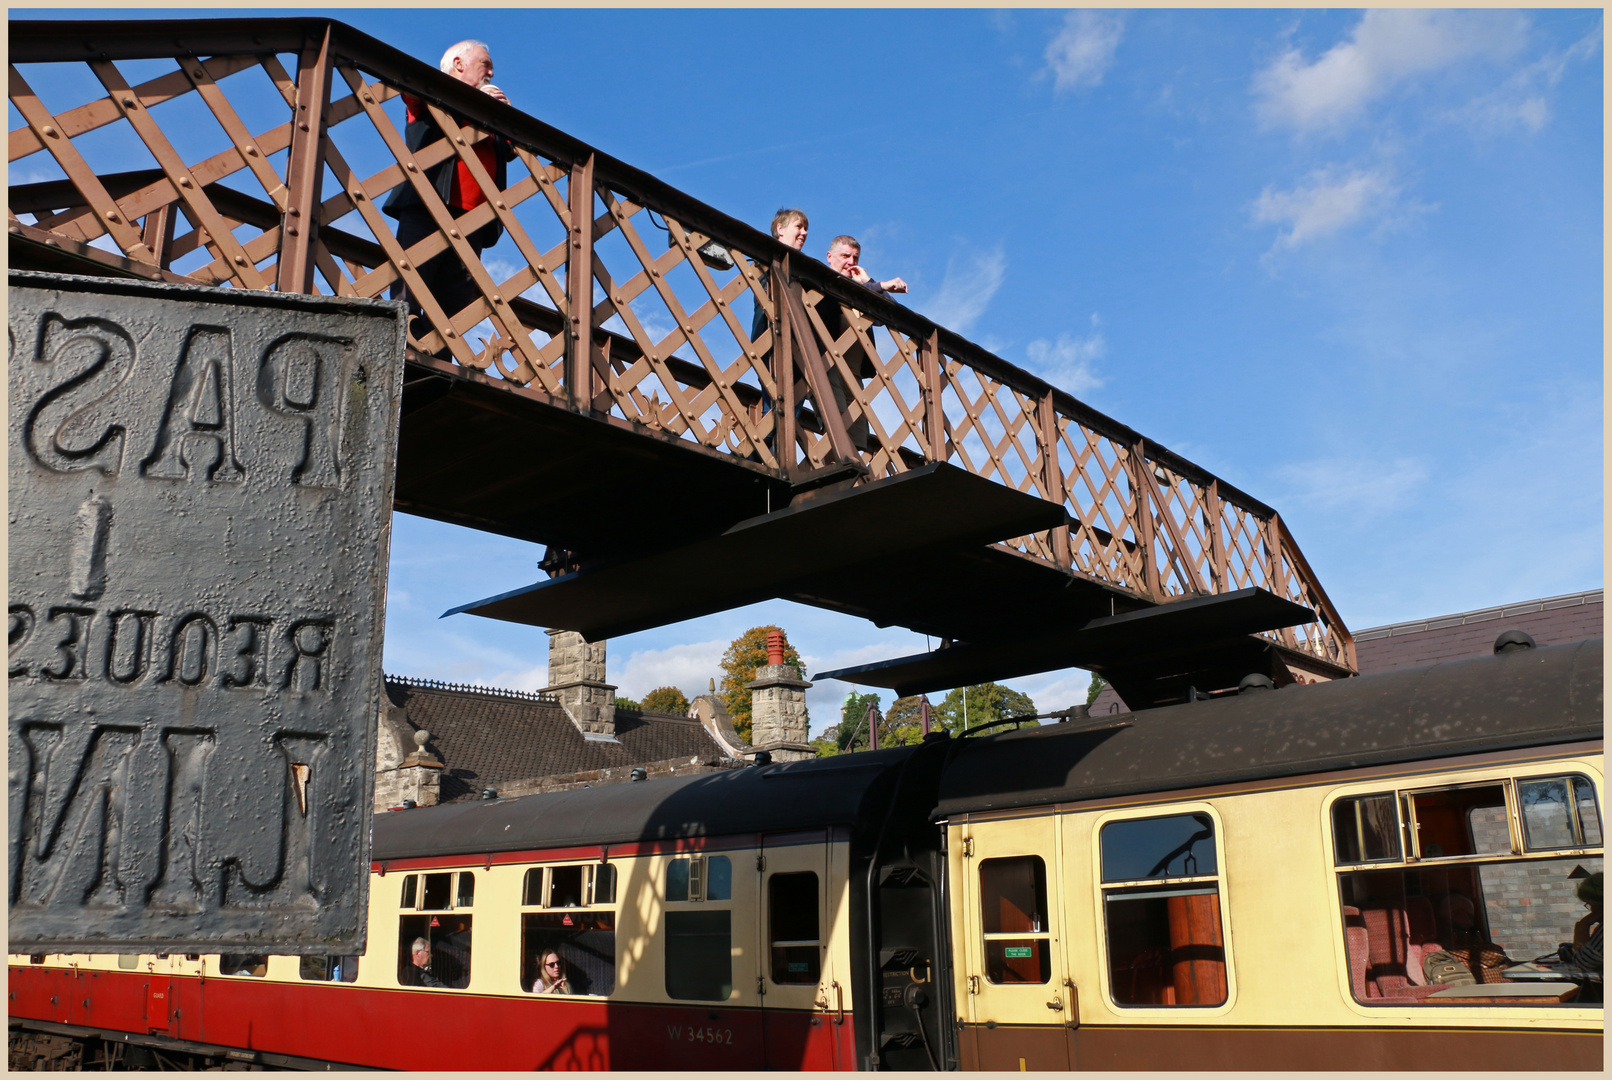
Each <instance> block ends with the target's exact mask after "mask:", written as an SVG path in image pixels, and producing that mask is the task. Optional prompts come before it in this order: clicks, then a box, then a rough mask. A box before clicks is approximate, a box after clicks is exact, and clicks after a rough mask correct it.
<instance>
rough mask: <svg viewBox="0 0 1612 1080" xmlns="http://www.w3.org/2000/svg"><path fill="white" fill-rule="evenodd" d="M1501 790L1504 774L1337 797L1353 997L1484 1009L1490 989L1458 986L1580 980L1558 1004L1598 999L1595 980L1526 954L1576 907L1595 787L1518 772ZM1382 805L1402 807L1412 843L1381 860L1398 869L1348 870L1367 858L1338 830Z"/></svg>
mask: <svg viewBox="0 0 1612 1080" xmlns="http://www.w3.org/2000/svg"><path fill="white" fill-rule="evenodd" d="M1511 790H1512V785H1511V783H1510V781H1508V780H1503V779H1502V780H1499V781H1489V782H1485V783H1482V784H1467V785H1463V786H1448V787H1440V788H1430V789H1426V790H1420V791H1405V790H1401V791H1398V792H1390V793H1383V794H1373V795H1368V796H1353V797H1349V798H1341V799H1338V800H1337V801H1336V802H1334V803H1333V806H1332V812H1331V815H1330V818H1331V821H1332V827H1333V844H1334V847H1335V850H1336V853H1337V860H1338V863H1339V868H1338V891H1339V900H1340V906H1341V909H1342V917H1343V927H1342V930H1343V937H1344V944H1345V951H1346V955H1347V956H1348V958H1349V978H1350V990H1351V993H1352V995H1353V996H1354V998H1355V999H1356V1000H1357V1001H1359V1002H1361V1003H1362V1004H1367V1005H1392V1006H1401V1007H1403V1006H1406V1005H1415V1006H1421V1005H1424V1004H1425V1005H1440V1004H1446V1003H1448V1004H1456V1005H1463V1006H1467V1005H1470V1006H1472V1007H1482V1005H1483V1004H1485V1003H1496V1004H1499V1003H1504V1002H1505V1001H1506V1000H1508V999H1507V998H1504V997H1499V998H1496V997H1487V995H1490V994H1494V993H1496V991H1491V990H1487V989H1485V990H1484V991H1483V992H1482V994H1480V995H1476V996H1473V995H1463V994H1461V992H1460V991H1461V990H1462V989H1464V988H1465V987H1471V986H1487V985H1488V984H1502V983H1524V982H1526V981H1527V980H1529V979H1534V980H1536V981H1537V980H1539V979H1547V980H1555V981H1556V983H1557V984H1558V985H1561V984H1562V983H1563V982H1564V980H1565V981H1566V982H1574V983H1576V985H1575V986H1574V987H1573V988H1572V989H1571V990H1569V991H1568V992H1567V998H1566V1002H1567V1004H1570V1005H1580V1006H1581V1005H1599V1003H1600V983H1599V980H1598V978H1597V979H1588V978H1586V979H1580V980H1574V979H1573V978H1571V977H1570V973H1568V974H1564V973H1563V972H1562V971H1560V970H1557V969H1553V968H1550V966H1549V964H1548V963H1547V964H1545V965H1544V970H1537V971H1536V970H1533V969H1534V968H1538V967H1540V965H1538V964H1534V963H1533V962H1534V961H1535V960H1536V958H1544V957H1551V956H1553V955H1554V954H1555V952H1556V949H1557V946H1558V945H1559V944H1561V943H1562V942H1571V941H1572V940H1573V930H1574V925H1575V923H1576V922H1577V921H1578V920H1579V919H1580V918H1581V917H1582V916H1584V914H1585V913H1586V909H1585V906H1584V904H1583V903H1581V902H1580V901H1579V900H1578V898H1577V886H1578V884H1579V882H1580V881H1581V880H1582V879H1583V878H1585V877H1587V876H1588V875H1590V874H1594V873H1597V872H1599V871H1600V870H1601V868H1602V860H1601V856H1600V852H1599V850H1598V849H1599V847H1600V841H1601V828H1600V815H1599V813H1598V810H1597V805H1596V796H1595V790H1594V787H1593V785H1592V784H1591V782H1590V781H1589V780H1588V779H1587V778H1585V777H1582V776H1556V777H1527V778H1518V779H1517V781H1516V783H1515V797H1514V798H1509V799H1508V794H1509V793H1510V791H1511ZM1390 800H1391V801H1392V803H1393V804H1395V805H1398V806H1400V807H1402V808H1403V810H1404V812H1405V815H1406V822H1405V824H1406V826H1407V834H1408V835H1410V836H1412V837H1414V840H1413V841H1412V842H1411V844H1410V851H1408V852H1405V853H1398V852H1390V853H1389V854H1390V857H1388V858H1386V859H1384V860H1382V861H1384V862H1388V863H1399V864H1400V865H1399V866H1383V867H1379V868H1372V869H1361V868H1357V867H1358V863H1360V862H1364V861H1369V860H1367V859H1361V858H1359V855H1360V852H1359V850H1358V849H1357V847H1356V841H1355V840H1352V839H1351V838H1350V836H1349V835H1347V834H1348V832H1349V830H1350V829H1351V828H1354V827H1355V817H1356V814H1355V808H1356V806H1357V805H1360V804H1365V805H1378V804H1381V803H1383V802H1387V801H1390ZM1368 816H1369V815H1368ZM1514 838H1519V839H1520V840H1521V844H1520V846H1519V845H1518V844H1517V841H1516V839H1514ZM1564 849H1580V850H1578V851H1576V852H1575V851H1572V850H1567V851H1565V852H1564ZM1584 849H1589V850H1584ZM1509 1000H1510V1001H1512V1002H1515V1001H1516V1000H1517V998H1515V997H1512V998H1510V999H1509ZM1556 1000H1557V992H1556V991H1552V994H1551V995H1550V1001H1551V1002H1555V1001H1556ZM1531 1003H1548V1002H1531Z"/></svg>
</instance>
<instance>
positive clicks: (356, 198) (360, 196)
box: [352, 191, 364, 202]
mask: <svg viewBox="0 0 1612 1080" xmlns="http://www.w3.org/2000/svg"><path fill="white" fill-rule="evenodd" d="M352 194H353V202H363V201H364V193H363V192H362V191H354V192H353V193H352Z"/></svg>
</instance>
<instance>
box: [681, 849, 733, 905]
mask: <svg viewBox="0 0 1612 1080" xmlns="http://www.w3.org/2000/svg"><path fill="white" fill-rule="evenodd" d="M666 899H667V900H672V901H685V900H688V901H693V902H695V903H699V902H701V901H705V900H731V899H733V863H731V862H730V861H729V860H728V857H727V856H726V855H695V856H692V857H690V858H686V859H673V860H672V861H671V862H669V863H667V864H666Z"/></svg>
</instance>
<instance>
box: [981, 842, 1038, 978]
mask: <svg viewBox="0 0 1612 1080" xmlns="http://www.w3.org/2000/svg"><path fill="white" fill-rule="evenodd" d="M980 925H981V926H982V927H983V930H984V934H985V977H986V978H987V979H989V980H991V981H992V982H993V983H1044V982H1046V981H1048V980H1049V979H1050V978H1051V977H1052V956H1051V952H1050V950H1049V948H1048V941H1049V938H1050V936H1051V935H1050V932H1049V930H1048V928H1047V868H1046V863H1044V862H1042V861H1041V856H1039V855H1019V856H1015V857H1014V858H1010V859H986V860H985V861H984V862H982V863H980Z"/></svg>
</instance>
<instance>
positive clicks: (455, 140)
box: [453, 135, 465, 146]
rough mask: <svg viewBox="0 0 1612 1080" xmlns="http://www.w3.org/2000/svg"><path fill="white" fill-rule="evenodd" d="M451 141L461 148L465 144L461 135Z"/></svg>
mask: <svg viewBox="0 0 1612 1080" xmlns="http://www.w3.org/2000/svg"><path fill="white" fill-rule="evenodd" d="M453 141H454V142H456V143H458V144H459V145H460V146H463V145H464V144H465V137H464V136H463V135H455V136H454V137H453Z"/></svg>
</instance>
